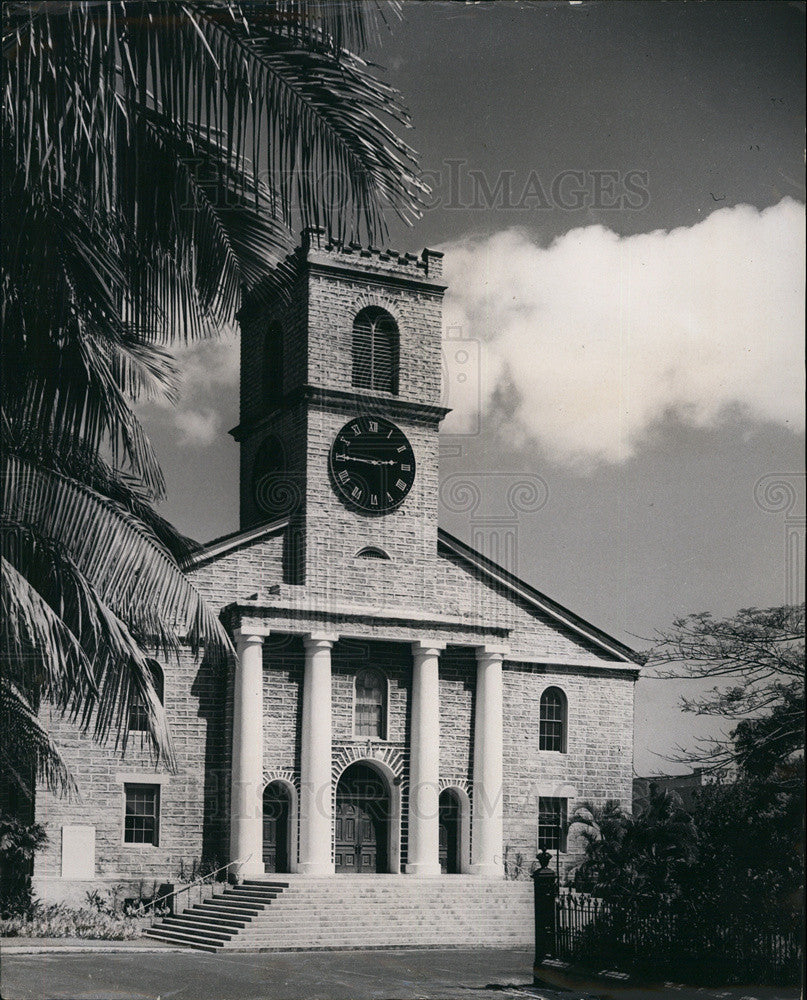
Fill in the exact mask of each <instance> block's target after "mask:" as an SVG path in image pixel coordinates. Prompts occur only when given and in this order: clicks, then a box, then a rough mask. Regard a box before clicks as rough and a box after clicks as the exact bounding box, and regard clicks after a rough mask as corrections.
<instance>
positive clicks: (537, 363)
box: [443, 198, 805, 465]
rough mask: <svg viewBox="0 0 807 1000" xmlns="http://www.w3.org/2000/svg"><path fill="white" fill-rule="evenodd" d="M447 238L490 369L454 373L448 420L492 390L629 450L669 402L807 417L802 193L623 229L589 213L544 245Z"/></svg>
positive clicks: (575, 459) (530, 415) (777, 418)
mask: <svg viewBox="0 0 807 1000" xmlns="http://www.w3.org/2000/svg"><path fill="white" fill-rule="evenodd" d="M443 249H444V250H445V252H446V259H445V266H446V280H447V282H448V285H449V292H448V294H447V299H446V327H447V328H451V327H460V328H461V329H462V331H463V333H464V334H465V336H469V337H471V338H478V339H479V340H480V341H482V355H483V368H482V372H481V375H480V379H479V380H476V379H474V378H471V379H468V380H467V382H466V383H465V386H464V389H463V390H462V391H461V392H457V391H456V389H457V388H458V387H457V386H452V387H451V388H450V389H449V398H448V405H449V406H452V407H454V408H455V409H456V410H457V411H458V412H457V414H456V415H451V416H450V417H449V418H448V420H447V421H446V424H444V429H445V430H446V431H448V432H449V433H450V432H455V433H456V432H458V431H460V430H462V429H463V428H464V427H467V426H468V422H469V420H470V419H471V417H472V416H473V411H474V409H475V408H477V407H478V406H479V405H480V404H481V408H482V409H483V411H486V412H488V413H492V412H496V414H497V417H498V418H499V419H502V414H505V415H507V416H505V417H504V419H507V420H508V421H509V423H510V425H511V427H512V428H513V429H517V430H519V431H520V432H521V433H522V434H523V435H524V436H525V437H529V438H533V439H536V440H538V441H540V442H541V443H542V444H543V445H544V446H545V447H546V448H547V450H548V451H549V452H550V454H551V455H552V456H553V457H554V458H556V459H557V460H560V461H564V462H566V463H569V464H573V465H580V464H582V465H590V464H592V463H594V462H597V461H607V462H620V461H623V460H625V459H626V458H629V457H630V456H631V455H632V454H633V453H634V452H635V450H636V449H637V448H638V447H639V446H640V444H641V442H642V440H643V439H645V438H646V436H647V435H648V433H649V432H650V431H651V430H652V428H653V426H654V424H657V422H658V421H660V420H661V419H663V418H664V416H665V415H667V414H669V413H670V412H674V413H675V414H676V415H677V416H678V417H679V419H682V420H684V421H687V422H689V423H692V424H695V425H701V426H703V425H711V424H715V423H716V422H718V421H719V420H720V419H722V418H724V417H725V416H726V414H727V413H729V412H731V411H737V410H739V411H741V412H742V413H743V414H744V415H746V416H747V417H749V418H752V419H756V420H761V421H773V422H775V423H778V424H781V425H784V426H786V427H789V428H791V429H793V430H800V429H802V428H803V427H804V410H803V397H804V353H803V333H804V267H805V260H804V205H803V204H801V203H798V202H796V201H794V200H792V199H790V198H786V199H784V200H783V201H781V202H780V203H779V204H778V205H775V206H773V207H771V208H768V209H765V210H764V211H761V212H760V211H758V210H757V209H755V208H752V207H749V206H747V205H740V206H737V207H735V208H726V209H722V210H720V211H717V212H714V213H713V214H712V215H710V216H709V217H708V218H707V219H705V220H704V221H703V222H701V223H698V224H697V225H695V226H693V227H691V228H689V229H687V228H681V229H675V230H672V231H669V232H667V231H664V230H658V231H656V232H652V233H647V234H642V235H637V236H629V237H624V238H622V237H619V236H618V235H616V234H615V233H613V232H611V231H609V230H607V229H605V228H604V227H602V226H589V227H585V228H582V229H575V230H572V231H571V232H569V233H567V234H565V235H564V236H562V237H560V238H558V239H557V240H555V241H554V242H553V243H552V244H551V245H550V246H549V247H545V248H544V247H541V246H539V245H537V244H536V243H535V242H533V241H532V240H531V239H530V237H529V236H527V235H526V234H525V233H523V232H521V231H520V230H517V229H511V230H507V231H505V232H500V233H497V234H495V235H493V236H489V237H485V238H476V239H468V240H464V241H459V242H455V243H451V244H449V245H447V246H445V247H444V248H443ZM477 385H478V386H479V388H477ZM513 390H515V392H513ZM508 395H509V399H508Z"/></svg>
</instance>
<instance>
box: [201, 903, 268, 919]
mask: <svg viewBox="0 0 807 1000" xmlns="http://www.w3.org/2000/svg"><path fill="white" fill-rule="evenodd" d="M191 910H193V911H194V912H195V913H199V912H200V910H203V911H204V912H205V913H209V914H211V913H220V914H221V915H222V916H223V917H234V918H235V919H237V920H245V921H247V922H249V921H250V920H252V919H253V917H257V916H258V914H259V913H260V912H261V911H260V910H258V909H253V908H252V907H246V906H225V905H223V904H218V903H196V904H195V905H194V906H192V907H191Z"/></svg>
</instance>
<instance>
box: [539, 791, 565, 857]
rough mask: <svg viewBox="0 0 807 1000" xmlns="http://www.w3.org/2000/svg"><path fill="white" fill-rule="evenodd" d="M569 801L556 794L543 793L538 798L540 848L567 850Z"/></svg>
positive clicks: (542, 849) (544, 849)
mask: <svg viewBox="0 0 807 1000" xmlns="http://www.w3.org/2000/svg"><path fill="white" fill-rule="evenodd" d="M567 816H568V801H567V800H566V799H563V798H558V797H556V796H549V795H542V796H541V797H540V798H539V799H538V850H539V851H560V852H561V853H562V852H564V851H565V850H566V820H567Z"/></svg>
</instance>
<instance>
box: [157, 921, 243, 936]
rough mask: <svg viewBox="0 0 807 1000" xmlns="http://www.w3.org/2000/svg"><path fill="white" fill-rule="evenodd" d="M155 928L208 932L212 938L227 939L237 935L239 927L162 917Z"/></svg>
mask: <svg viewBox="0 0 807 1000" xmlns="http://www.w3.org/2000/svg"><path fill="white" fill-rule="evenodd" d="M155 928H157V929H162V930H177V931H182V930H189V931H194V932H195V931H202V932H204V931H210V932H211V936H213V937H227V938H231V937H232V936H233V935H234V934H237V933H238V932H239V931H240V930H242V928H241V927H231V926H223V925H222V924H220V923H218V922H213V921H212V920H196V919H194V918H192V917H186V916H179V917H163V921H162V923H160V924H155Z"/></svg>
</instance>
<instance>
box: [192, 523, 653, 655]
mask: <svg viewBox="0 0 807 1000" xmlns="http://www.w3.org/2000/svg"><path fill="white" fill-rule="evenodd" d="M289 523H290V522H289V518H288V517H284V518H280V519H278V520H277V521H272V522H270V523H269V524H260V525H258V526H257V527H255V528H249V529H247V530H246V531H235V532H232V533H231V534H229V535H222V536H221V537H220V538H215V539H213V540H212V541H211V542H208V543H207V544H206V545H204V546H202V547H201V548H200V549H199V550H198V551H197V552H194V553H193V555H192V556H190V558H188V559H187V560H186V561H185V563H184V565H183V569H185V570H186V571H187V570H192V569H195V568H196V567H198V566H200V565H201V564H202V563H205V562H208V561H209V560H210V559H217V558H219V557H220V556H223V555H226V554H227V553H228V552H232V551H233V549H237V548H239V547H240V546H242V545H249V544H251V543H252V542H256V541H258V540H259V539H261V538H265V537H268V536H269V535H274V534H277V532H279V531H282V530H283V529H285V528H287V527H288V525H289ZM437 538H438V542H439V543H440V544H442V545H444V546H445V547H446V548H447V549H449V551H451V552H453V553H454V555H456V556H458V557H459V558H460V559H462V560H464V561H465V562H466V563H468V564H470V565H471V566H473V567H474V569H476V570H478V571H479V572H481V573H483V574H484V575H485V576H487V577H488V578H489V579H491V580H495V581H496V582H497V583H499V584H501V585H503V586H504V587H506V588H507V590H509V591H510V592H511V593H513V594H516V595H517V596H518V597H521V598H522V599H523V600H525V601H526V602H527V603H528V604H531V605H532V606H533V607H535V608H537V609H538V610H539V611H541V612H543V613H544V614H546V615H549V617H550V618H554V619H555V620H556V621H558V622H560V623H561V624H562V625H564V626H565V627H566V628H568V629H570V630H571V631H572V632H576V633H577V634H578V635H580V636H582V637H583V638H584V639H586V640H588V641H589V642H591V643H593V644H594V645H596V646H599V647H600V648H601V649H604V650H606V651H607V652H608V653H610V654H611V655H612V656H616V657H617V658H618V659H619V660H620V661H622V662H629V663H637V664H641V662H642V661H641V657H640V655H639V654H638V653H637V652H636V650H634V649H631V648H630V646H627V645H625V643H623V642H620V641H619V640H618V639H614V638H613V637H612V636H610V635H608V634H607V632H603V631H602V630H601V629H598V628H597V627H596V626H595V625H592V624H591V623H590V622H587V621H586V620H585V619H583V618H581V617H580V616H579V615H576V614H575V613H574V612H573V611H570V610H569V609H568V608H565V607H563V605H562V604H558V603H557V601H553V600H552V599H551V598H550V597H547V596H546V594H542V593H541V592H540V591H539V590H536V589H535V587H532V586H530V584H528V583H525V582H524V581H523V580H521V579H519V577H517V576H515V574H513V573H511V572H510V571H509V570H506V569H504V567H503V566H499V564H498V563H495V562H493V560H492V559H488V557H487V556H484V555H482V553H481V552H477V551H476V549H473V548H471V546H470V545H466V543H465V542H462V541H460V539H459V538H455V537H454V535H451V534H449V533H448V532H447V531H445V530H444V529H443V528H438V529H437Z"/></svg>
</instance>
